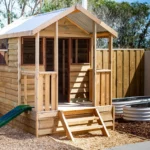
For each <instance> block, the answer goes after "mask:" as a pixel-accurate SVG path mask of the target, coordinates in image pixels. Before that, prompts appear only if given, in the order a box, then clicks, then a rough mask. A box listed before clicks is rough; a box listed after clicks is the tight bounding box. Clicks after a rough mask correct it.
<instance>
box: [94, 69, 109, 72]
mask: <svg viewBox="0 0 150 150" xmlns="http://www.w3.org/2000/svg"><path fill="white" fill-rule="evenodd" d="M96 72H111V70H110V69H100V70H96Z"/></svg>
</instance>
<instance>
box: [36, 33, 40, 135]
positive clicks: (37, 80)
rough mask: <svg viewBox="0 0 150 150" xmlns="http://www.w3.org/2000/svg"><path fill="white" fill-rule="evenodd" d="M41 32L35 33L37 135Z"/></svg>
mask: <svg viewBox="0 0 150 150" xmlns="http://www.w3.org/2000/svg"><path fill="white" fill-rule="evenodd" d="M39 36H40V34H39V32H38V33H37V34H36V35H35V110H36V137H38V129H39V127H38V108H39V107H38V103H39V93H40V91H39V51H40V46H39V45H40V43H39V42H40V41H39Z"/></svg>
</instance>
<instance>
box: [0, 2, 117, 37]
mask: <svg viewBox="0 0 150 150" xmlns="http://www.w3.org/2000/svg"><path fill="white" fill-rule="evenodd" d="M73 12H75V13H73ZM66 16H67V17H68V18H69V19H70V20H72V21H73V22H75V23H76V24H77V25H78V26H80V27H82V28H83V29H84V30H85V31H87V32H88V33H90V34H92V32H93V21H95V22H96V23H97V33H103V32H109V33H110V34H112V35H113V36H114V37H117V32H116V31H115V30H113V29H112V28H111V27H109V26H108V25H106V24H105V23H104V22H102V21H101V20H99V19H98V18H97V17H96V16H94V15H92V14H91V13H90V12H89V11H87V10H86V9H84V8H83V7H81V6H78V5H77V6H72V7H70V8H64V9H60V10H56V11H52V12H49V13H43V14H38V15H35V16H31V17H27V18H23V17H21V18H20V19H18V20H16V21H14V22H13V23H11V24H10V25H7V26H6V27H4V28H3V29H1V30H0V39H2V38H12V37H21V36H32V35H35V34H36V33H38V32H39V31H41V30H42V29H44V28H46V27H48V26H49V25H51V24H53V23H55V22H56V21H58V20H60V19H61V18H63V17H66Z"/></svg>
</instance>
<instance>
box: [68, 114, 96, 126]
mask: <svg viewBox="0 0 150 150" xmlns="http://www.w3.org/2000/svg"><path fill="white" fill-rule="evenodd" d="M98 119H99V118H98V117H95V116H91V117H81V118H70V119H67V122H68V124H70V123H75V124H79V123H82V122H83V121H87V122H88V121H93V120H98Z"/></svg>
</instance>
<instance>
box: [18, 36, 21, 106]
mask: <svg viewBox="0 0 150 150" xmlns="http://www.w3.org/2000/svg"><path fill="white" fill-rule="evenodd" d="M20 104H21V37H19V38H18V105H20Z"/></svg>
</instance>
